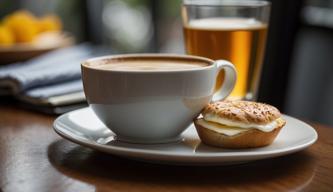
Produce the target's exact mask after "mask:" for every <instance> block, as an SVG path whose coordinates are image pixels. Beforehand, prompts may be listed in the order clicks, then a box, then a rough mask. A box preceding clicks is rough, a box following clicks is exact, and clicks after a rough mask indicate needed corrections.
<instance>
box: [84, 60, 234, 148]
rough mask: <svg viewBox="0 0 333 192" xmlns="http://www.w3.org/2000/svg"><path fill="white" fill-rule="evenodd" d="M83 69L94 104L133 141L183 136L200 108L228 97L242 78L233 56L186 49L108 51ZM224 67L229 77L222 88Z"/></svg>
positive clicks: (122, 135)
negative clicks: (219, 82) (178, 51)
mask: <svg viewBox="0 0 333 192" xmlns="http://www.w3.org/2000/svg"><path fill="white" fill-rule="evenodd" d="M132 62H134V63H133V64H131V63H132ZM135 62H139V64H140V66H141V65H142V66H144V67H145V68H144V69H143V68H142V69H141V68H140V67H136V66H137V64H135ZM155 63H156V64H155ZM163 63H164V64H163ZM168 63H169V65H170V66H173V67H174V66H175V68H172V67H171V68H170V69H169V68H168V67H170V66H169V65H168ZM111 64H112V65H111ZM187 64H191V65H192V64H193V65H194V67H193V68H192V67H190V68H187ZM197 64H200V65H198V66H196V65H197ZM201 64H202V65H201ZM183 65H184V66H185V68H183V67H179V68H178V66H183ZM132 66H133V67H132ZM138 66H139V65H138ZM147 66H148V67H147ZM155 66H156V67H157V68H154V67H155ZM188 66H190V65H188ZM126 67H127V68H126ZM128 67H129V68H128ZM149 67H153V68H154V69H150V68H149ZM81 70H82V80H83V86H84V92H85V95H86V98H87V101H88V103H89V105H90V107H91V108H92V109H93V111H94V112H95V113H96V115H97V116H98V117H99V119H100V120H101V121H102V122H103V123H104V124H105V125H106V126H107V127H108V128H109V129H110V130H111V131H112V132H114V133H115V134H116V137H117V139H119V140H121V141H126V142H131V143H166V142H172V141H177V140H178V139H179V138H180V134H181V133H182V132H183V131H184V130H185V129H186V128H187V127H188V126H189V125H190V124H191V123H192V120H193V119H194V118H195V117H197V116H198V115H199V114H200V111H201V110H202V109H203V108H204V107H205V106H206V105H207V104H208V103H209V102H210V101H212V100H213V101H216V100H222V99H224V98H225V97H227V96H228V95H229V94H230V92H231V91H232V89H233V87H234V85H235V82H236V71H235V68H234V66H233V65H232V64H231V63H230V62H228V61H224V60H218V61H213V60H210V59H207V58H203V57H197V56H186V55H170V54H131V55H114V56H105V57H98V58H92V59H89V60H87V61H85V62H83V63H82V64H81ZM222 70H224V73H225V76H224V81H223V84H222V86H221V87H219V88H217V90H216V88H215V84H216V79H217V75H218V74H219V72H220V71H222Z"/></svg>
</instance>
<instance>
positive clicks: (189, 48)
mask: <svg viewBox="0 0 333 192" xmlns="http://www.w3.org/2000/svg"><path fill="white" fill-rule="evenodd" d="M269 12H270V3H269V2H266V1H252V0H250V1H247V0H244V1H242V0H233V1H232V0H183V6H182V18H183V26H184V40H185V48H186V52H187V54H190V55H198V56H203V57H207V58H210V59H213V60H218V59H225V60H228V61H231V62H232V63H233V64H234V65H235V67H236V69H237V74H238V77H237V82H236V86H235V88H234V90H233V92H232V93H231V94H230V96H229V98H228V99H247V100H256V97H257V89H258V84H259V79H260V72H261V68H262V63H263V56H264V51H265V44H266V35H267V28H268V20H269ZM223 76H224V74H223V73H221V74H219V76H218V79H217V81H218V82H219V84H220V85H221V84H222V83H223Z"/></svg>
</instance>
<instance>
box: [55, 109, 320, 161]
mask: <svg viewBox="0 0 333 192" xmlns="http://www.w3.org/2000/svg"><path fill="white" fill-rule="evenodd" d="M88 108H89V107H85V108H82V109H78V110H74V111H71V112H68V113H65V114H63V115H61V116H59V117H58V118H56V119H55V120H54V122H53V129H54V131H55V132H56V133H57V134H59V135H60V136H62V137H63V138H65V139H68V140H70V141H72V142H74V143H77V144H79V145H82V146H85V147H89V148H93V149H95V150H99V151H104V152H107V153H111V154H118V155H121V154H127V155H126V156H133V155H140V156H142V155H145V156H146V155H153V156H158V157H163V158H167V157H172V158H174V157H181V158H222V157H225V158H226V157H228V158H235V157H239V158H241V157H253V156H255V157H256V159H262V158H260V156H261V157H263V158H265V156H268V157H267V158H270V157H276V156H281V155H284V154H290V153H293V152H296V151H300V150H302V149H304V148H307V147H308V146H310V145H312V144H313V143H315V142H316V141H317V139H318V134H317V132H316V131H315V129H314V128H313V127H312V126H310V125H309V124H307V123H305V122H303V121H301V120H299V119H297V118H294V117H291V116H288V115H283V117H284V118H285V119H286V121H287V122H288V119H290V120H293V121H296V122H297V123H300V124H302V127H307V129H309V130H311V131H312V137H308V138H305V139H306V140H307V141H303V142H302V144H294V146H291V147H284V148H281V149H272V150H268V151H255V150H254V151H237V150H230V151H221V152H211V153H209V152H207V153H191V154H190V153H175V152H172V151H153V150H149V149H135V148H129V147H121V146H112V145H107V144H101V143H97V142H95V141H93V140H89V139H87V138H85V137H80V136H77V135H74V134H68V133H65V132H64V131H63V130H64V128H61V126H67V125H64V124H63V122H61V120H62V119H63V118H64V117H66V116H67V115H68V114H70V113H73V112H79V111H80V110H87V109H88ZM290 120H289V121H290ZM62 124H63V125H62ZM138 145H139V144H138ZM149 145H154V144H149ZM129 154H130V155H129ZM122 156H124V155H122Z"/></svg>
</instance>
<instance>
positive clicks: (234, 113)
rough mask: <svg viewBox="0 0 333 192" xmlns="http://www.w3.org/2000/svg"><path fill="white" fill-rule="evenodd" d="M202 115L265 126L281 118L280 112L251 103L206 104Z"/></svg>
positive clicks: (268, 106)
mask: <svg viewBox="0 0 333 192" xmlns="http://www.w3.org/2000/svg"><path fill="white" fill-rule="evenodd" d="M202 115H203V116H204V117H205V116H216V117H217V118H222V119H227V120H230V121H234V122H239V123H245V124H267V123H270V122H272V121H274V120H275V119H278V118H280V117H281V113H280V111H279V110H278V109H277V108H275V107H273V106H271V105H267V104H264V103H257V102H251V101H218V102H214V103H210V104H208V105H207V106H206V107H205V108H204V110H203V111H202Z"/></svg>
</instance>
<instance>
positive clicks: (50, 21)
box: [38, 15, 62, 32]
mask: <svg viewBox="0 0 333 192" xmlns="http://www.w3.org/2000/svg"><path fill="white" fill-rule="evenodd" d="M38 24H39V31H40V32H46V31H60V30H61V28H62V24H61V20H60V19H59V17H57V16H56V15H47V16H44V17H42V18H41V19H40V20H39V21H38Z"/></svg>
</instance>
